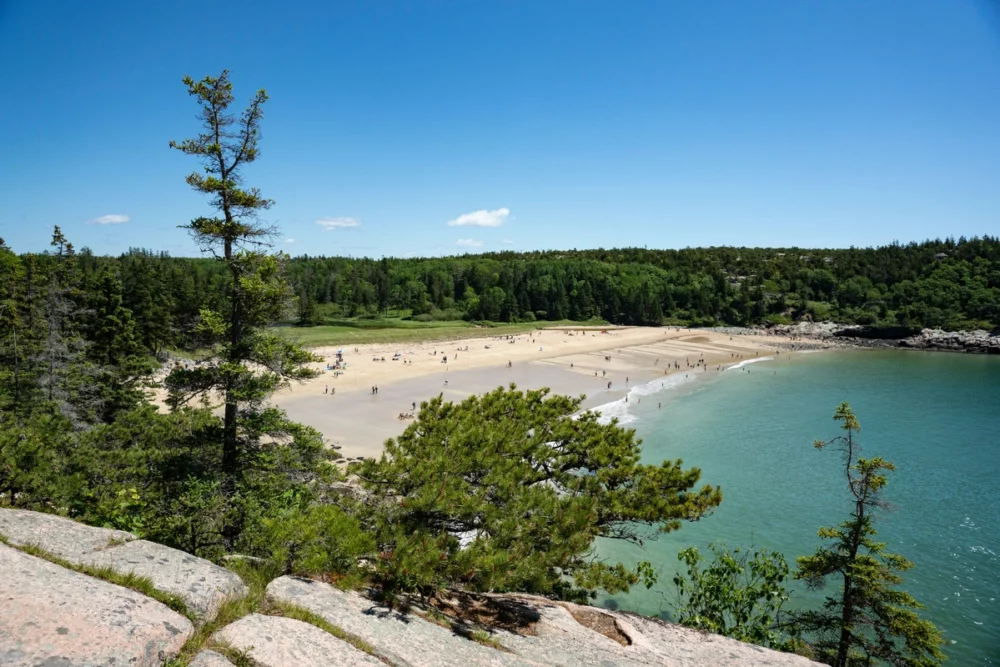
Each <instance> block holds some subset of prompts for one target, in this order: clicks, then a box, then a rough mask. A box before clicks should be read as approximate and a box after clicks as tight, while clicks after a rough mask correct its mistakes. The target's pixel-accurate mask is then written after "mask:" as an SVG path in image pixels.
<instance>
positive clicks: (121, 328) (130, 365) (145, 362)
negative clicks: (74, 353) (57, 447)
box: [87, 269, 154, 422]
mask: <svg viewBox="0 0 1000 667" xmlns="http://www.w3.org/2000/svg"><path fill="white" fill-rule="evenodd" d="M91 314H92V323H91V326H90V331H89V332H88V334H89V335H88V339H89V340H90V347H89V349H88V351H87V354H88V357H89V358H90V359H91V361H92V362H93V363H95V364H96V365H97V366H98V367H99V368H100V375H99V378H98V381H99V382H100V384H101V386H102V394H103V401H102V403H103V405H102V409H101V418H102V419H103V421H105V422H110V421H112V420H113V419H114V417H115V416H116V415H117V414H118V413H119V412H121V411H123V410H128V409H131V408H133V407H136V406H137V405H138V404H139V403H140V402H141V401H142V399H143V394H142V390H141V385H142V383H143V382H144V380H145V379H146V378H148V377H149V376H150V375H151V374H152V372H153V370H154V364H153V363H152V362H151V360H150V358H149V356H148V355H147V353H146V350H145V348H144V347H143V345H142V343H141V341H140V340H139V335H138V332H137V330H136V324H135V321H134V320H133V318H132V311H130V310H129V309H128V308H125V307H124V306H123V305H122V284H121V282H120V281H119V280H118V278H117V277H116V276H115V275H114V274H113V273H112V272H111V271H110V270H109V269H106V270H105V271H104V272H103V273H102V274H101V276H100V278H99V282H98V285H97V287H96V288H95V289H94V290H93V292H92V294H91Z"/></svg>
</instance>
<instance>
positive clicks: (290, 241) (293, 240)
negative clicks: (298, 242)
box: [285, 239, 295, 243]
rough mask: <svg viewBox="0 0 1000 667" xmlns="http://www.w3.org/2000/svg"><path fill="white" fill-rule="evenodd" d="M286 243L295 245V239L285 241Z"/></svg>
mask: <svg viewBox="0 0 1000 667" xmlns="http://www.w3.org/2000/svg"><path fill="white" fill-rule="evenodd" d="M285 243H295V239H285Z"/></svg>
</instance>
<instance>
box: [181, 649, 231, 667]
mask: <svg viewBox="0 0 1000 667" xmlns="http://www.w3.org/2000/svg"><path fill="white" fill-rule="evenodd" d="M188 667H233V663H231V662H229V661H228V660H226V658H225V656H223V655H221V654H219V653H216V652H215V651H209V650H207V649H206V650H204V651H200V652H199V653H198V655H196V656H195V657H194V660H192V661H191V662H189V663H188Z"/></svg>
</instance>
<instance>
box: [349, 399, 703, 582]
mask: <svg viewBox="0 0 1000 667" xmlns="http://www.w3.org/2000/svg"><path fill="white" fill-rule="evenodd" d="M580 401H581V399H573V398H567V397H564V396H549V395H548V391H547V390H541V391H529V392H526V393H525V392H520V391H517V389H516V388H515V387H514V386H511V387H510V389H503V388H500V389H497V390H495V391H493V392H490V393H488V394H485V395H483V396H473V397H471V398H468V399H466V400H465V401H463V402H462V403H461V404H453V403H450V402H445V401H443V400H442V399H441V397H437V398H435V399H432V400H431V401H428V402H425V403H423V404H422V406H421V410H420V413H419V417H418V419H417V420H416V421H415V422H414V423H412V424H411V425H410V426H409V427H408V428H407V429H406V431H405V432H404V433H403V434H402V435H401V436H400V437H399V438H397V439H395V440H388V441H387V442H386V444H385V453H384V455H383V456H382V458H381V459H379V460H377V461H375V460H370V461H366V462H364V463H363V464H362V465H361V466H360V467H359V468H358V469H357V470H356V472H357V474H358V476H359V478H360V479H361V482H362V485H363V486H364V488H365V489H366V490H367V491H368V492H369V497H368V498H369V505H368V507H367V508H366V511H367V513H368V519H367V521H368V522H370V524H371V525H372V527H373V529H374V531H375V536H376V540H377V542H378V548H379V557H378V559H377V562H376V572H375V577H376V579H377V581H378V582H379V583H380V585H381V586H382V587H383V590H384V592H385V593H386V595H387V596H390V597H391V596H392V595H395V594H396V593H398V592H419V593H421V594H429V593H432V592H433V591H435V590H438V589H440V588H443V587H447V586H458V587H461V588H465V589H467V590H472V591H513V590H516V591H525V592H531V593H539V594H544V595H557V596H563V597H575V598H580V597H586V596H587V595H588V594H592V593H593V592H594V590H595V589H597V588H603V589H605V590H608V591H612V592H617V591H624V590H628V588H629V587H630V586H632V585H634V584H636V583H638V582H639V581H640V580H645V581H646V583H649V580H650V578H651V573H652V570H651V568H649V567H648V566H645V567H640V568H638V569H637V570H633V571H630V570H627V569H626V568H625V567H624V566H622V565H621V564H614V565H609V564H607V563H604V562H599V561H595V560H593V559H592V548H593V542H594V540H595V539H596V538H597V537H605V538H611V539H622V540H627V541H631V542H635V543H642V542H643V540H645V539H649V538H654V537H656V536H657V535H658V534H661V533H665V532H669V531H672V530H675V529H677V528H679V527H680V525H681V522H682V521H693V520H696V519H698V518H700V517H702V516H705V515H706V514H708V513H710V512H711V510H712V509H713V508H714V507H715V506H716V505H718V503H719V502H720V501H721V492H720V491H719V489H718V488H714V487H710V486H705V487H702V488H701V489H697V490H694V487H695V485H696V484H697V482H698V478H699V476H700V471H699V470H697V469H694V468H692V469H689V470H684V469H682V468H681V462H680V461H664V462H663V463H661V464H660V465H644V464H642V463H640V447H639V444H640V443H639V441H637V440H636V439H635V434H634V432H633V431H631V430H625V429H622V428H619V427H618V426H617V424H616V423H614V422H612V423H611V424H600V423H599V422H598V418H597V415H595V414H594V413H591V412H587V413H584V414H582V415H580V416H579V418H576V419H574V418H573V417H572V415H573V414H574V413H576V412H577V411H578V409H579V407H580ZM463 541H464V542H465V545H464V546H463V544H462V543H463Z"/></svg>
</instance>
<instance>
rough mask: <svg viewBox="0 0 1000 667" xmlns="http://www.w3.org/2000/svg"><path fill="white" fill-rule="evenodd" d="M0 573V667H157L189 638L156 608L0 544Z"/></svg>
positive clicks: (184, 623)
mask: <svg viewBox="0 0 1000 667" xmlns="http://www.w3.org/2000/svg"><path fill="white" fill-rule="evenodd" d="M71 523H72V522H71ZM64 553H65V550H64ZM0 573H3V576H0V665H4V666H5V667H21V666H23V667H34V666H36V665H53V666H56V665H67V666H69V665H79V666H83V665H129V666H131V667H159V665H162V664H163V661H164V660H165V659H166V658H168V657H173V656H175V655H177V653H178V652H180V649H181V647H182V646H183V645H184V642H185V641H186V640H187V638H188V637H189V636H190V635H191V633H192V631H193V628H192V626H191V623H190V621H188V620H187V619H186V618H184V617H183V616H181V615H180V614H178V613H177V612H175V611H172V610H171V609H169V608H167V607H166V606H165V605H163V604H161V603H159V602H157V601H156V600H152V599H150V598H147V597H145V596H143V595H141V594H139V593H136V592H134V591H131V590H129V589H127V588H122V587H121V586H115V585H114V584H110V583H108V582H106V581H102V580H100V579H95V578H93V577H88V576H86V575H84V574H80V573H78V572H74V571H72V570H68V569H65V568H62V567H59V566H58V565H55V564H53V563H50V562H48V561H46V560H43V559H41V558H36V557H35V556H29V555H28V554H25V553H22V552H20V551H18V550H17V549H14V548H12V547H8V546H6V545H3V544H0Z"/></svg>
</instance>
